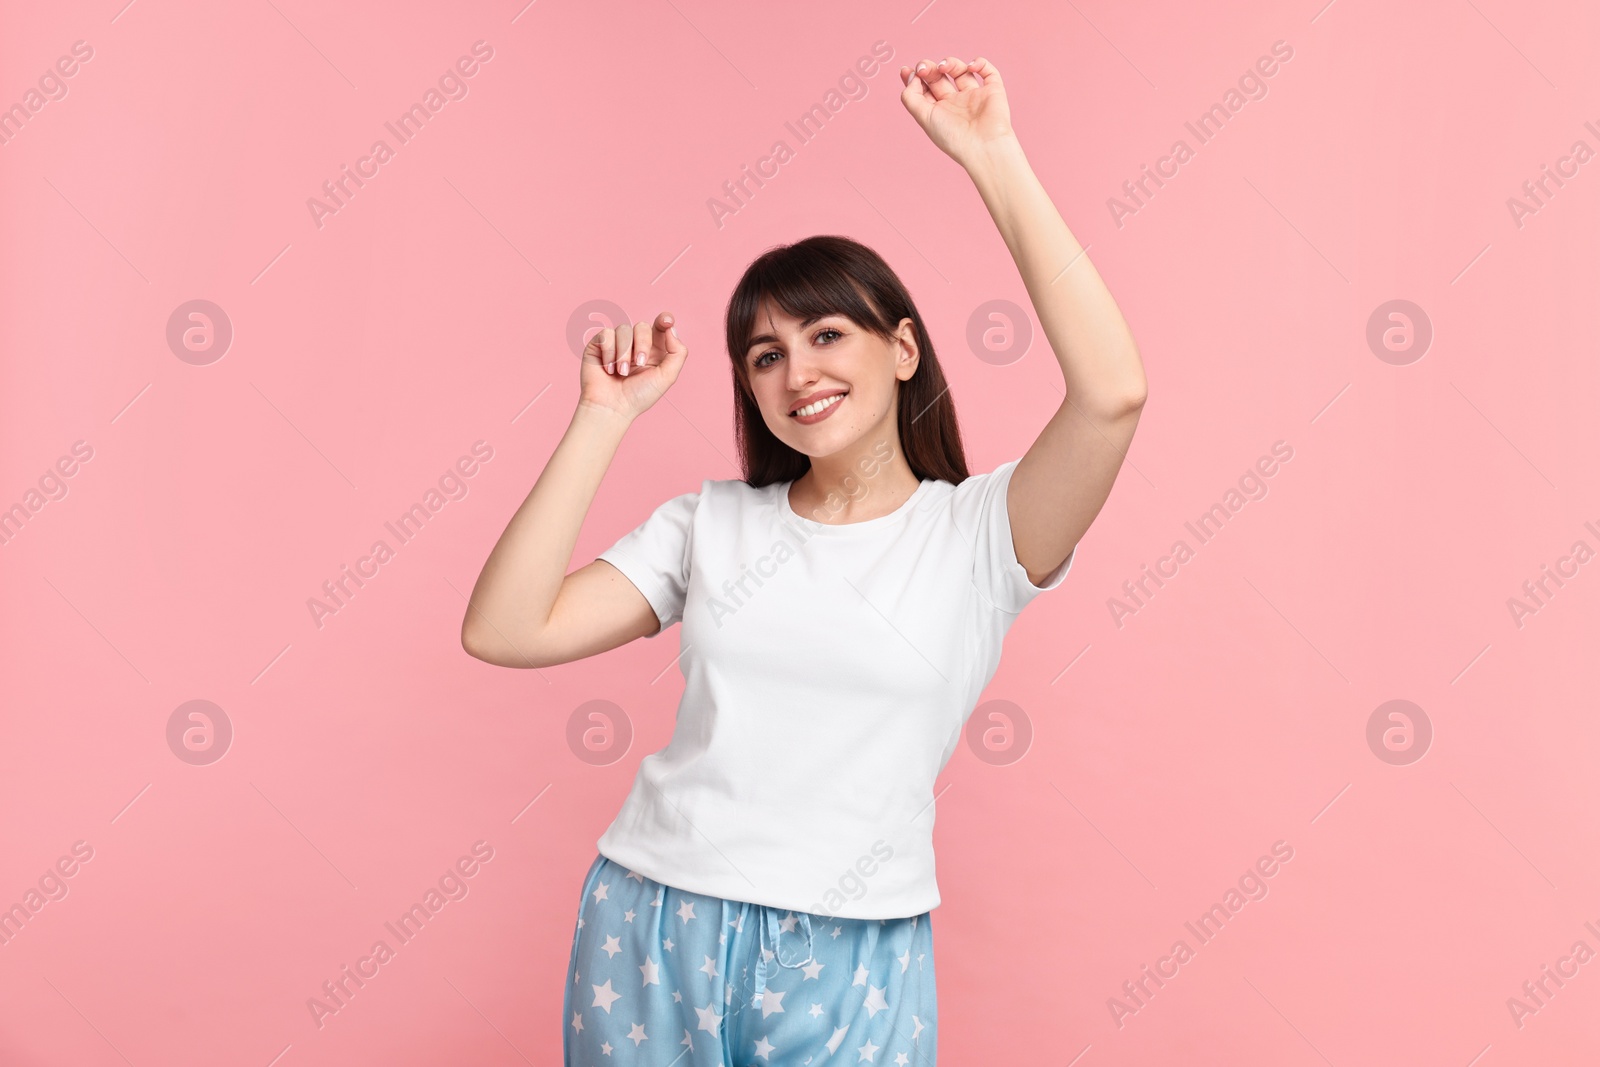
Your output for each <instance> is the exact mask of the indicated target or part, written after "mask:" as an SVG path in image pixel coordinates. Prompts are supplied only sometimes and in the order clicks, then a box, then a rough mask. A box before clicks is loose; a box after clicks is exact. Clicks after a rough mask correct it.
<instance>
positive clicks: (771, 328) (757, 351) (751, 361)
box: [744, 300, 917, 458]
mask: <svg viewBox="0 0 1600 1067" xmlns="http://www.w3.org/2000/svg"><path fill="white" fill-rule="evenodd" d="M744 367H745V372H746V374H747V376H748V378H749V382H750V390H751V392H752V393H753V394H754V395H755V399H756V404H757V406H759V407H760V409H761V417H762V419H763V421H765V422H766V424H767V428H768V429H770V430H771V431H772V433H773V434H774V435H775V436H776V437H777V438H778V440H780V441H782V442H783V443H784V444H786V445H788V446H789V447H790V448H792V449H794V450H795V451H797V452H801V453H804V454H805V455H807V456H811V457H813V458H816V457H818V456H829V455H832V454H834V453H835V452H839V451H842V450H844V449H847V448H849V447H850V446H851V445H853V444H855V443H857V442H860V441H863V440H865V441H866V442H867V443H869V444H870V443H871V441H873V440H875V439H877V438H879V437H881V436H883V435H884V434H885V433H887V434H890V435H894V434H896V433H897V429H896V427H897V424H896V422H895V415H896V411H895V403H896V398H897V396H898V391H899V383H900V382H902V381H906V380H908V379H910V377H911V376H912V375H913V374H915V373H916V370H917V346H916V336H915V333H914V331H913V324H912V321H911V320H910V319H902V320H900V324H899V326H898V327H897V332H896V334H895V336H894V337H893V338H891V339H888V340H885V339H884V338H882V337H879V336H878V335H877V334H874V333H872V332H871V331H869V330H867V329H866V328H864V327H862V326H860V325H858V324H856V323H855V322H853V321H851V320H850V319H849V318H847V317H845V316H844V315H842V314H830V315H823V316H821V317H820V318H817V319H814V320H811V321H802V320H801V319H798V318H795V317H794V316H792V315H790V314H788V313H787V312H785V311H784V310H783V309H782V308H780V307H778V306H777V305H775V304H773V303H772V302H771V301H766V300H764V301H762V303H761V307H760V310H759V311H758V312H757V314H756V320H755V336H754V337H753V338H752V340H751V343H750V347H749V348H747V349H746V350H745V352H744ZM819 403H820V404H821V406H820V407H819V406H818V404H819ZM874 431H877V432H874Z"/></svg>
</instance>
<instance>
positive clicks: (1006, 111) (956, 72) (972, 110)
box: [900, 56, 1015, 166]
mask: <svg viewBox="0 0 1600 1067" xmlns="http://www.w3.org/2000/svg"><path fill="white" fill-rule="evenodd" d="M946 75H949V77H948V78H947V77H946ZM952 79H953V80H954V84H951V81H952ZM900 80H901V81H902V82H904V83H905V86H906V87H905V89H904V90H902V91H901V93H900V102H901V103H902V104H904V105H905V106H906V110H907V111H909V112H911V117H912V118H914V119H916V120H917V124H918V125H919V126H921V127H922V129H923V132H925V133H926V134H927V135H928V136H929V138H931V139H932V140H933V143H934V144H936V145H938V146H939V148H940V149H941V150H942V151H943V152H944V153H945V154H946V155H948V156H949V157H950V158H951V159H953V160H955V161H956V162H957V163H960V164H961V165H962V166H966V165H967V163H968V161H969V160H970V159H972V157H973V155H974V154H975V153H976V152H978V151H981V150H982V148H983V147H984V146H985V145H986V144H987V143H989V142H991V141H997V140H1001V139H1003V138H1007V137H1013V136H1015V134H1014V132H1013V131H1012V129H1011V106H1010V105H1009V104H1008V103H1007V102H1006V90H1005V86H1004V85H1003V84H1001V82H1000V72H999V71H998V70H996V69H995V68H994V64H993V63H990V62H989V61H988V60H986V59H984V58H983V57H982V56H980V57H978V58H977V59H974V60H973V61H972V62H971V63H968V62H966V61H965V60H961V59H957V58H956V57H955V56H950V57H949V58H948V59H941V60H931V59H925V60H922V61H920V62H919V63H918V64H917V66H916V69H915V70H913V69H912V68H911V67H901V68H900Z"/></svg>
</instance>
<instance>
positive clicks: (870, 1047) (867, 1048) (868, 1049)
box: [856, 1037, 878, 1063]
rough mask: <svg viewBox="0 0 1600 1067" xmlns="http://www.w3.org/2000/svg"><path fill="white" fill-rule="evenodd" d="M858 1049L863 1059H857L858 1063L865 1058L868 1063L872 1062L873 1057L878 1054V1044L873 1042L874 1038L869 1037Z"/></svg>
mask: <svg viewBox="0 0 1600 1067" xmlns="http://www.w3.org/2000/svg"><path fill="white" fill-rule="evenodd" d="M856 1051H857V1052H859V1053H861V1059H859V1060H857V1061H856V1062H857V1063H861V1062H862V1061H863V1060H864V1061H866V1062H867V1063H872V1062H873V1059H872V1057H874V1056H876V1055H877V1054H878V1046H877V1045H874V1044H873V1043H872V1038H870V1037H869V1038H867V1043H866V1044H865V1045H862V1046H861V1047H860V1048H858V1049H856Z"/></svg>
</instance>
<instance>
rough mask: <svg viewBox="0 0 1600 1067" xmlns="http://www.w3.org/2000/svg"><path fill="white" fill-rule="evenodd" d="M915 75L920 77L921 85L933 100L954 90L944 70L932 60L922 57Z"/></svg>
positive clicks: (942, 97) (941, 98)
mask: <svg viewBox="0 0 1600 1067" xmlns="http://www.w3.org/2000/svg"><path fill="white" fill-rule="evenodd" d="M917 76H918V77H919V78H921V79H922V84H923V87H924V88H926V89H927V90H928V94H929V95H930V96H932V97H933V98H934V99H935V100H943V99H944V98H945V97H947V96H950V95H951V94H953V93H954V92H955V91H956V90H955V87H954V86H952V85H951V84H950V80H949V79H948V78H946V77H945V76H944V72H943V71H941V70H940V69H939V65H938V63H936V62H935V61H933V60H929V59H924V60H922V61H921V62H919V63H918V64H917Z"/></svg>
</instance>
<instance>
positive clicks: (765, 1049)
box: [756, 1036, 774, 1063]
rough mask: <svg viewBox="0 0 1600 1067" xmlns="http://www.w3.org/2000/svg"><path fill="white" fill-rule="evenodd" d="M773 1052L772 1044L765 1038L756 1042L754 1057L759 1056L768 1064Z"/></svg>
mask: <svg viewBox="0 0 1600 1067" xmlns="http://www.w3.org/2000/svg"><path fill="white" fill-rule="evenodd" d="M773 1051H774V1050H773V1047H772V1043H771V1042H770V1041H768V1040H767V1039H766V1037H765V1036H763V1037H762V1038H761V1040H760V1041H757V1042H756V1055H757V1056H760V1057H761V1058H762V1059H764V1060H766V1061H767V1062H768V1063H771V1062H772V1053H773Z"/></svg>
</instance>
